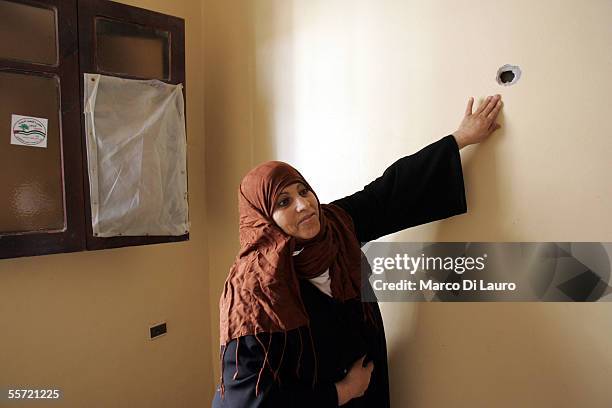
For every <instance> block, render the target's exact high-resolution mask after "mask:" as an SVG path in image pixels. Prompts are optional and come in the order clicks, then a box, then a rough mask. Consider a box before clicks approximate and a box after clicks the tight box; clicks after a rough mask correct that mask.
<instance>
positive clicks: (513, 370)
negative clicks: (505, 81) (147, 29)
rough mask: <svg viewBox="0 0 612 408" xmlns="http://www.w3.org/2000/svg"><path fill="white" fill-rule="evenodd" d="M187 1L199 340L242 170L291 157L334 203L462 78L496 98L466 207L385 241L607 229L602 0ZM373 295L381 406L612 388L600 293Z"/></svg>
mask: <svg viewBox="0 0 612 408" xmlns="http://www.w3.org/2000/svg"><path fill="white" fill-rule="evenodd" d="M203 4H204V7H203V10H204V20H203V31H204V52H205V57H204V58H205V65H206V68H207V69H206V71H205V81H204V83H205V95H206V96H205V109H204V111H205V117H206V141H207V151H206V154H207V156H206V172H207V196H208V199H209V201H208V208H209V218H210V220H211V221H210V223H209V231H210V233H211V237H214V238H213V239H211V246H210V270H211V307H210V310H211V316H210V319H211V321H213V322H215V324H214V325H213V341H212V353H213V355H217V354H218V350H219V349H218V344H217V343H218V342H216V341H215V340H216V339H217V338H218V323H217V322H218V315H217V313H218V305H217V302H218V297H219V294H220V292H221V288H222V284H223V281H224V279H225V276H226V274H227V272H228V269H229V266H230V265H231V263H232V261H233V258H234V256H235V254H236V250H237V249H238V237H237V221H238V216H237V199H236V188H237V186H238V183H239V181H240V179H241V177H242V175H243V174H244V173H245V172H246V171H247V170H248V169H249V168H250V167H252V166H254V165H255V164H257V163H259V162H261V161H264V160H270V159H278V160H284V161H288V162H290V163H292V164H294V165H295V166H296V167H297V168H298V169H300V171H302V173H303V174H304V175H305V176H306V177H307V178H308V179H309V181H310V182H311V184H312V185H313V186H314V187H315V188H316V189H317V192H318V194H319V197H321V199H322V201H323V202H327V201H331V200H333V199H335V198H337V197H341V196H343V195H346V194H350V193H352V192H354V191H356V190H357V189H361V188H362V187H363V185H364V184H366V183H367V182H369V181H370V180H371V179H373V178H374V177H376V176H378V175H379V174H380V173H381V172H382V171H383V170H384V169H385V167H386V166H387V165H389V164H390V163H392V162H393V161H394V160H396V159H398V158H399V157H401V156H403V155H406V154H410V153H412V152H414V151H416V150H418V149H419V148H421V147H423V146H425V145H427V144H429V143H430V142H433V141H435V140H437V139H439V138H440V137H443V136H445V135H447V134H450V133H451V132H453V131H454V130H455V129H456V128H457V126H458V124H459V122H460V120H461V117H462V114H463V111H464V109H465V104H466V102H467V98H468V97H469V96H475V97H483V96H486V95H488V94H493V93H500V94H502V96H503V98H504V101H505V106H504V109H503V113H502V115H501V117H500V121H501V123H502V126H503V127H502V129H501V130H499V131H497V132H496V133H495V135H494V136H493V138H492V139H491V140H489V141H488V142H486V143H485V144H483V145H481V146H477V147H468V148H466V149H464V150H463V151H462V161H463V168H464V173H465V178H466V192H467V199H468V207H469V213H468V214H467V215H463V216H460V217H454V218H452V219H449V220H445V221H442V222H437V223H433V224H430V225H427V226H422V227H418V228H413V229H411V230H408V231H404V232H401V233H398V234H394V235H392V236H387V237H384V238H383V240H386V241H610V240H611V239H612V220H611V219H610V217H609V213H610V201H611V200H612V184H611V183H610V182H609V180H608V175H609V174H610V161H609V157H610V155H611V154H612V138H610V134H612V122H610V121H609V120H607V116H608V111H609V110H610V102H609V95H611V94H612V84H611V83H610V81H609V80H608V76H609V73H610V72H612V52H611V51H612V43H611V40H610V39H611V38H612V25H610V24H609V21H610V18H611V17H612V3H611V2H609V1H607V0H591V1H588V2H575V1H571V0H565V1H552V0H546V1H539V2H530V1H527V0H519V1H514V2H511V3H499V2H487V1H482V0H480V1H478V0H474V1H467V0H463V1H454V2H448V1H439V0H438V1H427V2H417V1H397V0H381V1H376V2H374V1H365V0H362V1H360V0H309V1H298V0H258V1H256V2H250V1H231V2H226V1H221V0H205V1H204V2H203ZM506 63H510V64H516V65H519V66H520V67H521V68H522V70H523V77H522V78H521V80H520V81H519V82H518V83H517V84H516V85H514V86H512V87H501V86H499V85H497V83H496V82H495V74H496V72H497V69H498V68H499V67H500V66H502V65H504V64H506ZM382 307H383V312H384V318H385V326H386V330H387V333H388V344H389V358H390V371H391V373H390V374H391V387H392V390H391V392H392V401H393V406H395V407H403V406H410V407H439V406H457V407H467V406H469V407H490V406H495V407H515V406H521V407H543V406H558V407H575V406H589V407H608V406H611V405H612V391H610V387H609V385H608V382H609V381H608V379H609V378H610V374H611V368H612V342H611V341H610V339H611V338H612V326H610V324H609V322H610V319H611V318H612V309H610V307H608V305H607V304H569V303H566V304H563V303H558V304H538V303H494V304H489V303H480V304H478V303H464V304H450V303H444V304H442V303H438V304H436V303H423V304H408V303H396V304H389V303H387V304H383V305H382ZM214 367H215V377H218V374H219V371H218V369H219V366H218V363H215V365H214Z"/></svg>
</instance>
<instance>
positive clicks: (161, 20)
mask: <svg viewBox="0 0 612 408" xmlns="http://www.w3.org/2000/svg"><path fill="white" fill-rule="evenodd" d="M13 1H15V2H17V3H21V4H25V5H32V6H38V7H43V8H51V9H55V10H56V25H57V27H56V29H57V31H56V32H57V46H58V61H57V65H46V64H40V63H28V62H22V61H14V60H5V59H0V71H3V72H11V73H21V74H23V73H25V74H28V73H34V74H37V75H45V76H55V77H58V78H59V81H60V111H61V115H60V116H61V128H60V134H61V138H62V139H61V151H62V158H63V159H62V163H63V179H64V195H65V213H66V230H65V231H62V232H41V233H38V232H33V233H25V234H19V235H4V236H0V259H2V258H16V257H22V256H34V255H44V254H52V253H63V252H75V251H83V250H98V249H106V248H117V247H124V246H134V245H147V244H159V243H165V242H179V241H186V240H188V239H189V233H186V234H184V235H180V236H119V237H109V238H100V237H94V236H93V229H92V225H91V206H90V197H89V178H88V171H87V169H88V164H87V152H86V149H85V146H86V142H85V120H84V115H83V111H84V101H83V90H84V88H83V74H84V73H100V74H104V75H114V76H118V77H121V78H129V79H151V78H135V77H131V76H128V75H116V74H112V73H111V74H109V73H108V72H102V71H98V70H97V69H96V67H97V64H96V61H95V60H94V58H95V24H94V20H95V18H97V17H104V18H108V19H111V20H118V21H120V22H126V23H132V24H138V25H144V26H148V27H153V28H156V29H159V30H163V31H167V32H169V33H170V48H169V51H170V56H169V58H170V61H169V73H170V77H169V79H168V80H167V81H164V82H166V83H170V84H175V85H176V84H179V83H182V84H183V92H184V93H183V95H184V98H185V102H186V96H185V95H186V86H185V85H186V84H185V22H184V20H183V19H181V18H178V17H173V16H169V15H165V14H161V13H157V12H153V11H150V10H145V9H141V8H137V7H133V6H128V5H124V4H120V3H114V2H111V1H107V0H78V2H77V0H37V1H35V0H18V1H17V0H13ZM77 10H78V12H77ZM77 27H78V32H77ZM185 106H186V104H185ZM79 132H80V133H79Z"/></svg>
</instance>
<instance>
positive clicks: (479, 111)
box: [474, 96, 491, 115]
mask: <svg viewBox="0 0 612 408" xmlns="http://www.w3.org/2000/svg"><path fill="white" fill-rule="evenodd" d="M489 100H491V97H490V96H487V98H486V99H485V100H484V101H482V102H480V105H478V109H476V112H474V115H478V114H480V113H482V111H483V110H484V108H485V107H486V106H487V105H489Z"/></svg>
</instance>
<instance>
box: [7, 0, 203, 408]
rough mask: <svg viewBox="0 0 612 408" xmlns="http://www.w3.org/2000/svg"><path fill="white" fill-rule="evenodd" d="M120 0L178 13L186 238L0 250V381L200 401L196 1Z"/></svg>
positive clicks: (81, 394)
mask: <svg viewBox="0 0 612 408" xmlns="http://www.w3.org/2000/svg"><path fill="white" fill-rule="evenodd" d="M126 3H129V4H132V5H136V6H139V7H144V8H147V9H150V10H154V11H159V12H162V13H166V14H170V15H175V16H178V17H181V18H184V19H185V28H186V39H185V46H186V71H187V91H186V92H187V119H188V122H187V137H188V166H189V168H188V170H189V192H190V218H191V239H190V241H188V242H183V243H175V244H162V245H149V246H141V247H130V248H121V249H113V250H105V251H96V252H82V253H74V254H58V255H49V256H41V257H31V258H21V259H9V260H0V322H1V325H2V329H1V331H2V335H1V336H0V349H1V351H0V386H7V385H13V386H20V387H29V388H31V387H37V388H46V387H51V388H59V389H61V390H62V392H63V394H64V400H63V401H62V402H61V403H60V404H59V405H58V404H55V405H54V406H62V407H147V408H149V407H160V408H161V407H206V406H210V400H211V398H212V391H213V381H214V380H213V378H212V375H211V370H212V365H211V364H212V357H211V353H210V349H211V345H210V327H211V322H210V314H209V312H208V308H209V307H210V306H209V293H208V290H209V289H208V287H209V284H208V253H207V250H206V248H207V239H208V230H207V228H206V202H205V190H204V186H205V181H204V177H205V171H204V170H205V169H204V155H205V149H204V145H205V141H204V119H203V110H204V101H203V98H204V95H203V74H202V71H203V69H204V66H203V53H202V4H201V2H200V1H188V0H176V1H172V2H170V1H163V0H137V1H129V2H126ZM160 320H165V321H166V322H167V325H168V333H167V334H166V335H165V336H162V337H160V338H159V339H156V340H154V341H151V340H149V339H148V327H149V325H150V324H152V323H156V322H158V321H160ZM0 405H2V404H1V403H0ZM43 405H44V404H43ZM11 406H15V407H18V406H32V404H29V405H27V404H25V405H20V404H12V405H11Z"/></svg>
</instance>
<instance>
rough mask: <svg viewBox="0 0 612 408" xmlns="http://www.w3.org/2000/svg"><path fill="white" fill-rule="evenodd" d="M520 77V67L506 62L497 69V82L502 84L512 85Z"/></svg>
mask: <svg viewBox="0 0 612 408" xmlns="http://www.w3.org/2000/svg"><path fill="white" fill-rule="evenodd" d="M520 77H521V68H519V67H518V66H516V65H510V64H506V65H504V66H503V67H501V68H499V69H498V70H497V77H496V80H497V83H498V84H500V85H503V86H509V85H514V84H515V83H517V81H518V80H519V78H520Z"/></svg>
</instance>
